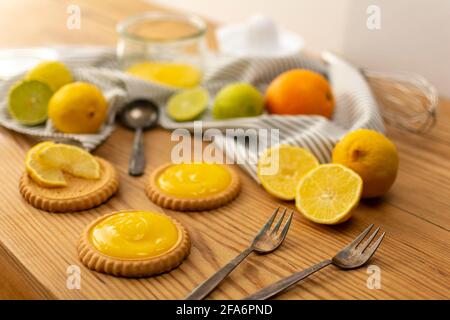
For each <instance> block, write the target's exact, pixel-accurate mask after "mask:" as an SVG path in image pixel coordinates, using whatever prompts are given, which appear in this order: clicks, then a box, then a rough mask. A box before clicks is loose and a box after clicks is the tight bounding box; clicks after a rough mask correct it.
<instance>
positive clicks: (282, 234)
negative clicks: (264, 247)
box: [280, 210, 294, 241]
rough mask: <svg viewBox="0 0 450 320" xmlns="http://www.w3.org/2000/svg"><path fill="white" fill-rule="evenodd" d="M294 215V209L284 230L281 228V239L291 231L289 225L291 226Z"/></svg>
mask: <svg viewBox="0 0 450 320" xmlns="http://www.w3.org/2000/svg"><path fill="white" fill-rule="evenodd" d="M293 215H294V210H292V212H291V214H290V215H289V218H288V219H287V221H286V224H285V225H284V227H283V230H281V234H280V241H283V240H284V238H286V235H287V233H288V231H289V227H290V226H291V221H292V217H293Z"/></svg>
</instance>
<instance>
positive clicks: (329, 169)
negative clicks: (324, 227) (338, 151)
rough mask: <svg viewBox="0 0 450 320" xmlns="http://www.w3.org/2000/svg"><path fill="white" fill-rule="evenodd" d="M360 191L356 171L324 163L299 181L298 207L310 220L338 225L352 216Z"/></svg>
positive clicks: (297, 192) (296, 202)
mask: <svg viewBox="0 0 450 320" xmlns="http://www.w3.org/2000/svg"><path fill="white" fill-rule="evenodd" d="M361 192H362V179H361V177H360V176H359V175H358V174H356V173H355V172H354V171H353V170H351V169H348V168H346V167H344V166H342V165H339V164H325V165H321V166H319V167H317V168H315V169H313V170H311V171H310V172H309V173H308V174H306V175H305V176H304V177H303V178H302V179H301V180H300V182H299V184H298V186H297V191H296V194H295V206H296V207H297V209H298V210H299V211H300V212H301V213H302V214H303V215H304V216H305V218H307V219H309V220H311V221H314V222H316V223H321V224H337V223H341V222H344V221H346V220H348V219H349V218H350V217H351V215H352V211H353V209H354V208H355V207H356V206H357V205H358V203H359V199H360V198H361Z"/></svg>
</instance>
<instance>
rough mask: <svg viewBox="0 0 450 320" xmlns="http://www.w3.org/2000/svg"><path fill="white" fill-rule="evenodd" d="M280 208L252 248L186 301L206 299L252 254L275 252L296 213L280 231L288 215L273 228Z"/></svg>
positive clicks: (200, 287)
mask: <svg viewBox="0 0 450 320" xmlns="http://www.w3.org/2000/svg"><path fill="white" fill-rule="evenodd" d="M279 210H280V208H279V207H278V208H276V209H275V211H274V213H273V214H272V216H271V217H270V218H269V220H268V221H267V222H266V224H265V225H264V226H263V227H262V228H261V230H260V231H259V232H258V234H257V235H256V236H255V238H254V239H253V241H252V242H251V244H250V246H249V247H248V248H247V249H245V250H244V251H242V253H240V254H239V255H238V256H237V257H236V258H234V259H233V260H231V261H230V262H229V263H228V264H227V265H225V266H224V267H222V269H220V270H219V271H217V272H216V273H215V274H214V275H212V276H211V277H210V278H209V279H207V280H206V281H204V282H203V283H201V284H200V285H199V286H198V287H197V288H195V289H194V290H193V291H192V292H191V293H190V294H189V295H188V296H187V297H186V300H201V299H203V298H205V297H206V296H207V295H208V294H210V293H211V291H213V290H214V288H216V287H217V286H218V285H219V283H221V282H222V281H223V279H225V277H226V276H227V275H229V274H230V273H231V271H233V269H234V268H236V267H237V266H238V265H239V263H241V262H242V261H243V260H244V259H245V258H246V257H247V256H248V255H249V254H250V253H252V252H256V253H258V254H267V253H270V252H273V251H275V250H276V249H277V248H278V247H279V246H280V245H281V243H282V242H283V240H284V239H285V238H286V234H287V233H288V230H289V226H290V225H291V221H292V215H293V214H294V211H292V212H291V213H290V214H289V217H288V218H287V221H286V223H285V224H284V227H283V228H282V229H281V231H280V227H281V225H282V224H283V220H284V217H285V215H286V210H287V209H286V208H285V209H284V210H283V213H282V214H281V217H280V218H279V219H278V220H277V222H276V223H275V226H274V227H273V228H272V225H273V222H274V220H275V217H276V216H277V213H278V211H279Z"/></svg>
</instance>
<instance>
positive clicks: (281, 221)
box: [271, 208, 287, 235]
mask: <svg viewBox="0 0 450 320" xmlns="http://www.w3.org/2000/svg"><path fill="white" fill-rule="evenodd" d="M286 210H287V208H284V210H283V213H282V214H281V217H280V218H279V219H278V221H277V223H276V225H275V227H274V228H273V230H272V233H271V234H272V235H273V234H276V233H277V232H278V229H280V227H281V223H283V219H284V215H285V214H286Z"/></svg>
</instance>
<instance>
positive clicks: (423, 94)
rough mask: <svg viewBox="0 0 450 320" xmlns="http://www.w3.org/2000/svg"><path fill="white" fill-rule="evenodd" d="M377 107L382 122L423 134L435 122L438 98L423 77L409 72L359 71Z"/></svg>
mask: <svg viewBox="0 0 450 320" xmlns="http://www.w3.org/2000/svg"><path fill="white" fill-rule="evenodd" d="M361 72H362V74H363V75H364V76H365V77H366V79H367V81H368V82H369V84H370V86H371V88H372V91H373V93H374V94H375V97H376V99H377V101H378V103H379V104H380V106H381V113H382V116H383V118H384V119H385V121H386V122H387V123H389V124H391V125H394V126H397V127H399V128H402V129H405V130H408V131H410V132H414V133H424V132H426V131H428V130H430V129H431V128H432V127H433V126H434V124H435V123H436V108H437V105H438V102H439V97H438V93H437V90H436V88H435V87H434V86H433V85H432V84H431V83H429V82H428V81H427V80H426V79H425V78H424V77H422V76H421V75H419V74H416V73H410V72H382V71H373V70H367V69H362V70H361Z"/></svg>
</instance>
